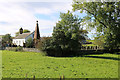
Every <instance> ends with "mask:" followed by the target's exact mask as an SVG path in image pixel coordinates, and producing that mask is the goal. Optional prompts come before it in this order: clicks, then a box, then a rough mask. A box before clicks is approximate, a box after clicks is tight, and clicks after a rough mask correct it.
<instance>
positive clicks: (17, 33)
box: [15, 29, 30, 36]
mask: <svg viewBox="0 0 120 80" xmlns="http://www.w3.org/2000/svg"><path fill="white" fill-rule="evenodd" d="M29 32H30V31H29V30H28V29H24V30H23V33H29ZM19 33H20V32H19V31H18V32H16V33H15V36H18V35H19Z"/></svg>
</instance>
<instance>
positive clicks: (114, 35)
mask: <svg viewBox="0 0 120 80" xmlns="http://www.w3.org/2000/svg"><path fill="white" fill-rule="evenodd" d="M72 6H73V11H76V10H78V11H80V13H83V12H85V13H86V14H87V16H85V17H84V19H83V21H84V22H85V23H86V24H87V25H88V26H89V27H93V28H95V29H96V30H97V31H98V32H99V33H101V32H102V33H101V34H103V35H104V40H105V47H107V48H109V49H113V48H117V47H118V46H120V37H119V35H120V32H119V31H120V2H105V1H104V2H79V0H74V2H73V5H72Z"/></svg>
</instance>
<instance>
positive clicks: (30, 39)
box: [25, 38, 34, 48]
mask: <svg viewBox="0 0 120 80" xmlns="http://www.w3.org/2000/svg"><path fill="white" fill-rule="evenodd" d="M25 46H26V47H28V48H33V47H34V41H33V39H32V38H28V39H27V41H26V43H25Z"/></svg>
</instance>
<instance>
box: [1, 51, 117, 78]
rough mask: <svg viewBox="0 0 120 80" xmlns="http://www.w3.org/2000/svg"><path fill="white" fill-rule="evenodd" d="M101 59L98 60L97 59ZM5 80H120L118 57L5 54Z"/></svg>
mask: <svg viewBox="0 0 120 80" xmlns="http://www.w3.org/2000/svg"><path fill="white" fill-rule="evenodd" d="M95 56H96V57H97V58H96V57H95ZM2 69H3V71H2V73H3V78H26V76H27V77H28V78H32V77H33V76H34V75H35V76H36V78H59V77H60V76H62V75H64V76H65V78H118V55H116V54H101V55H88V56H86V57H47V56H42V55H41V53H34V52H12V51H3V52H2Z"/></svg>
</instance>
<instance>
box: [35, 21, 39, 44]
mask: <svg viewBox="0 0 120 80" xmlns="http://www.w3.org/2000/svg"><path fill="white" fill-rule="evenodd" d="M39 41H40V32H39V25H38V21H36V27H35V33H34V44H35V46H36V45H37V43H38V42H39Z"/></svg>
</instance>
